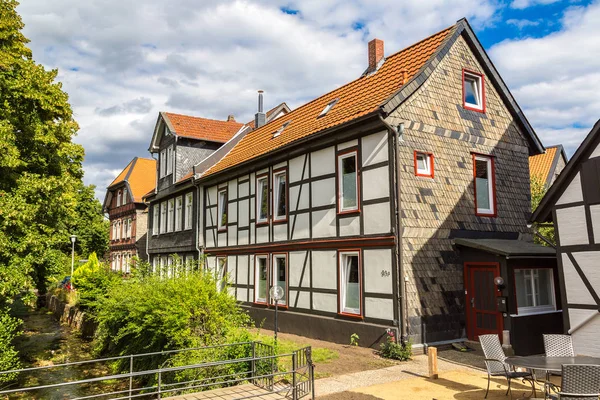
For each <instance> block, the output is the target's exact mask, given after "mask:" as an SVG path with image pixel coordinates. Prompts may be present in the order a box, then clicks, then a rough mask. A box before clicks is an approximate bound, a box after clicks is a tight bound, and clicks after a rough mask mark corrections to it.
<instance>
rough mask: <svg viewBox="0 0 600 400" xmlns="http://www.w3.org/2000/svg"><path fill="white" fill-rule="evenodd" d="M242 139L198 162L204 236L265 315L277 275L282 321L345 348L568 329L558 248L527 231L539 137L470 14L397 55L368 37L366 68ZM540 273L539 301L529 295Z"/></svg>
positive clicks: (213, 259)
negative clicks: (389, 338)
mask: <svg viewBox="0 0 600 400" xmlns="http://www.w3.org/2000/svg"><path fill="white" fill-rule="evenodd" d="M240 136H241V137H238V138H237V141H236V143H235V144H233V145H231V148H229V149H227V152H223V153H222V154H220V155H219V157H213V158H214V159H208V160H207V162H204V163H200V164H199V165H198V166H196V167H195V169H194V172H195V174H194V175H195V181H196V185H197V186H198V188H199V192H200V193H202V194H201V196H202V197H201V201H200V202H199V209H200V210H201V212H200V215H199V217H200V225H199V227H200V232H199V243H198V244H199V246H200V247H204V251H205V253H206V254H207V256H208V257H207V262H208V265H209V267H210V268H212V269H215V270H216V271H217V273H218V274H219V275H220V276H224V275H225V274H227V275H228V276H229V280H230V282H231V287H230V290H231V291H232V293H233V294H234V295H235V296H236V298H237V299H238V300H240V301H241V302H242V303H243V304H244V305H245V306H247V307H248V309H249V311H250V313H251V315H253V317H254V318H255V320H256V321H258V322H261V323H262V322H263V321H264V323H265V326H272V325H271V324H272V320H273V307H272V306H273V299H271V298H270V297H269V288H270V287H271V286H281V287H282V288H283V289H284V293H285V294H284V297H283V299H282V300H281V302H280V305H281V306H282V307H280V310H282V311H281V313H280V316H279V326H280V329H281V330H283V331H287V332H293V333H297V334H301V335H307V336H312V337H318V338H322V339H326V340H333V341H337V342H348V340H349V337H350V335H351V334H352V333H357V334H358V335H359V336H360V338H361V344H362V345H373V344H374V343H375V342H377V341H378V340H380V339H381V338H383V337H384V334H385V330H386V329H387V328H392V329H398V330H399V331H400V333H401V335H402V336H403V338H409V339H410V340H412V342H413V343H436V342H447V341H457V340H464V338H466V337H469V338H472V339H476V338H477V337H478V335H480V334H484V333H490V332H494V333H498V334H500V333H501V332H502V330H503V329H509V330H511V332H512V331H513V330H518V331H527V329H532V327H533V328H535V329H539V328H540V321H539V318H538V319H536V316H534V314H539V315H542V317H541V318H545V320H544V322H543V324H544V325H543V326H546V325H547V324H554V325H556V324H555V322H557V323H558V324H560V321H561V319H560V314H558V313H556V312H555V310H556V304H559V301H558V299H557V298H556V297H554V295H553V293H552V287H553V285H554V283H553V282H554V279H555V274H554V271H555V270H556V267H555V261H554V259H555V257H554V254H553V253H552V249H547V248H540V246H535V245H533V244H530V243H525V242H523V241H521V240H519V239H527V240H531V234H530V230H529V229H528V227H527V220H528V217H529V216H530V213H531V205H530V187H529V181H530V178H529V174H528V171H527V169H526V168H523V166H525V165H528V157H529V156H530V155H536V154H541V153H543V151H544V147H543V146H542V144H541V142H540V141H539V139H538V138H537V136H536V135H535V133H534V131H533V129H532V128H531V126H530V125H529V123H528V122H527V120H526V119H525V118H524V116H523V112H522V111H521V109H520V108H519V106H518V105H517V104H516V102H515V100H514V98H513V97H512V95H511V94H510V92H509V90H508V88H507V87H506V86H505V84H504V82H503V80H502V79H501V78H500V77H499V75H498V72H497V71H496V69H495V68H494V66H493V64H492V63H491V62H490V60H489V58H488V56H487V55H486V53H485V51H484V49H483V48H482V46H481V44H480V43H479V41H478V40H477V38H476V37H475V34H474V32H473V31H472V29H471V28H470V26H469V25H468V23H467V21H466V20H460V21H458V22H457V24H456V25H454V26H452V27H450V28H448V29H446V30H444V31H441V32H439V33H437V34H435V35H433V36H430V37H428V38H426V39H424V40H422V41H420V42H418V43H416V44H414V45H412V46H410V47H407V48H406V49H404V50H401V51H399V52H397V53H394V54H392V55H389V56H387V57H384V51H383V42H382V41H380V40H377V39H376V40H373V41H371V42H370V43H369V62H368V68H367V69H366V71H365V72H364V74H363V75H362V76H360V77H359V78H358V79H356V80H354V81H352V82H350V83H348V84H346V85H343V86H341V87H340V88H338V89H336V90H334V91H332V92H329V93H327V94H324V95H323V96H321V97H319V98H317V99H315V100H313V101H311V102H309V103H307V104H305V105H303V106H301V107H299V108H297V109H295V110H293V111H291V112H290V113H288V114H287V115H285V116H284V117H282V118H280V119H278V120H277V121H274V122H271V123H268V124H266V125H265V126H262V127H261V126H259V127H258V128H257V129H255V130H254V131H251V132H247V133H245V134H244V135H240ZM217 154H218V153H217ZM208 161H209V162H208ZM458 239H464V240H463V241H462V242H461V243H458V242H455V241H457V240H458ZM482 239H483V240H485V239H494V240H495V241H494V242H482V241H481V240H482ZM532 256H533V257H538V256H539V257H545V258H544V259H543V260H541V261H540V264H539V265H538V266H543V267H545V268H547V269H544V270H543V273H542V274H541V276H542V278H538V275H537V273H536V271H537V270H536V269H535V267H536V266H535V265H533V264H535V263H533V262H532V259H531V257H532ZM509 259H510V262H509V261H508V260H509ZM497 276H499V277H502V278H503V279H504V282H506V285H505V287H500V288H496V287H495V286H494V278H495V277H497ZM539 279H545V280H544V282H547V283H548V285H547V286H543V285H542V286H543V287H542V290H543V291H544V296H545V297H544V301H543V302H542V301H539V300H532V301H529V300H531V299H527V298H521V297H519V296H521V295H522V294H524V293H527V291H528V290H531V288H532V285H538V283H539ZM498 289H500V290H498ZM517 297H519V299H517ZM497 302H499V303H497ZM497 304H501V305H500V306H498V305H497ZM503 307H505V308H503ZM548 315H549V316H548ZM535 329H534V331H535ZM559 329H560V327H559ZM532 332H533V331H532ZM511 336H513V339H514V335H513V334H512V333H511ZM532 336H534V335H532ZM535 337H536V339H535V340H538V341H539V343H537V342H536V344H535V346H538V345H539V344H540V343H541V335H540V336H539V337H538V336H537V335H535ZM532 340H533V339H532ZM522 347H523V348H524V350H523V353H525V352H527V351H528V350H527V345H525V346H522Z"/></svg>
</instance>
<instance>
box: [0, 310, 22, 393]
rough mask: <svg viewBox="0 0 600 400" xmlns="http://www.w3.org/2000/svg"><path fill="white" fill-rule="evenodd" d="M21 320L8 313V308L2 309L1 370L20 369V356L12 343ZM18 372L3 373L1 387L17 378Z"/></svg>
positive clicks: (0, 313) (0, 376)
mask: <svg viewBox="0 0 600 400" xmlns="http://www.w3.org/2000/svg"><path fill="white" fill-rule="evenodd" d="M20 323H21V322H20V321H19V320H18V319H17V318H13V317H11V316H10V315H9V314H8V309H0V371H8V370H11V369H18V368H19V366H20V363H19V356H18V353H17V351H16V350H15V348H14V347H13V345H12V341H13V339H14V338H15V337H17V336H18V335H19V334H20V332H19V330H18V329H19V325H20ZM16 375H17V374H1V375H0V388H2V386H3V385H4V384H5V383H8V382H11V381H13V380H14V379H16V377H17V376H16Z"/></svg>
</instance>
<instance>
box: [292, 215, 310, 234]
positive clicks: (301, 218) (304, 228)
mask: <svg viewBox="0 0 600 400" xmlns="http://www.w3.org/2000/svg"><path fill="white" fill-rule="evenodd" d="M290 221H291V223H292V226H293V227H294V230H293V232H291V233H290V235H291V239H292V240H296V239H306V238H308V237H309V236H310V231H309V226H308V225H309V216H308V213H302V214H296V215H294V216H292V217H290ZM294 221H295V224H294ZM290 229H291V228H290Z"/></svg>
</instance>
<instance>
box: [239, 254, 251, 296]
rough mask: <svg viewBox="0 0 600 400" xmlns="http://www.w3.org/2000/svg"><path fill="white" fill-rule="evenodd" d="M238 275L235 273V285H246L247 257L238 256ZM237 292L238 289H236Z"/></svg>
mask: <svg viewBox="0 0 600 400" xmlns="http://www.w3.org/2000/svg"><path fill="white" fill-rule="evenodd" d="M237 259H238V260H237V263H238V266H237V268H238V273H237V283H238V284H240V285H247V284H248V268H249V266H248V257H247V256H238V257H237ZM238 290H239V289H238Z"/></svg>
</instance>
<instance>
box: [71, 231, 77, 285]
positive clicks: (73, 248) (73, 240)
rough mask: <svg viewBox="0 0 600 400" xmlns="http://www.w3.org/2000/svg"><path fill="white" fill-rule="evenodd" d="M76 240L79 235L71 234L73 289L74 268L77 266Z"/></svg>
mask: <svg viewBox="0 0 600 400" xmlns="http://www.w3.org/2000/svg"><path fill="white" fill-rule="evenodd" d="M75 240H77V236H75V235H71V290H73V289H74V287H73V268H74V266H75Z"/></svg>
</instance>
